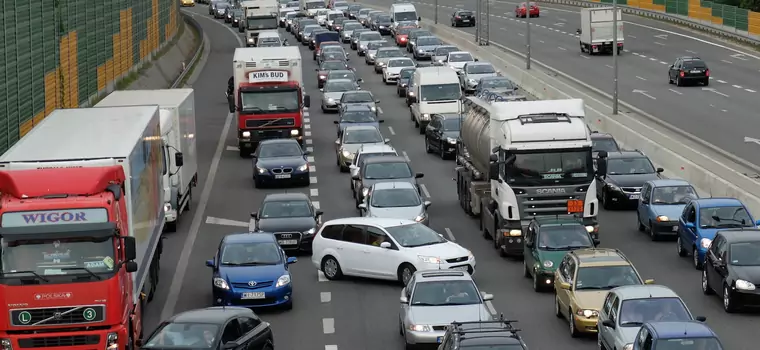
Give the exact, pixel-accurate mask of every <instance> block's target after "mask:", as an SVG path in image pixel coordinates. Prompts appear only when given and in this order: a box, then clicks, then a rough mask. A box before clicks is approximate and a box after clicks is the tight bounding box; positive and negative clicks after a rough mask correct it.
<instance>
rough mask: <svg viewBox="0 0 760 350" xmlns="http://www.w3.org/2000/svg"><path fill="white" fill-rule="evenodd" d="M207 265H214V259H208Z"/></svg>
mask: <svg viewBox="0 0 760 350" xmlns="http://www.w3.org/2000/svg"><path fill="white" fill-rule="evenodd" d="M206 266H207V267H214V259H209V260H206Z"/></svg>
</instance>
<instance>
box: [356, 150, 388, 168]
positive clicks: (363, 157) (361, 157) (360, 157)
mask: <svg viewBox="0 0 760 350" xmlns="http://www.w3.org/2000/svg"><path fill="white" fill-rule="evenodd" d="M397 155H398V154H396V153H393V152H379V153H361V154H360V155H358V156H357V158H356V159H357V163H356V165H357V166H359V167H361V166H362V165H364V162H365V161H367V159H370V158H373V157H382V156H397Z"/></svg>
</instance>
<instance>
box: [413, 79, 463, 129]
mask: <svg viewBox="0 0 760 350" xmlns="http://www.w3.org/2000/svg"><path fill="white" fill-rule="evenodd" d="M410 85H411V86H414V95H415V96H416V97H415V98H414V102H412V104H411V106H409V108H410V109H411V112H412V119H413V120H414V124H415V126H417V127H419V128H420V134H424V133H425V127H427V125H428V123H430V115H431V114H444V113H460V112H461V110H462V101H461V98H462V88H461V86H460V85H459V76H457V73H456V72H455V71H454V70H453V69H451V68H449V67H422V68H417V70H415V71H414V75H412V83H411V84H410Z"/></svg>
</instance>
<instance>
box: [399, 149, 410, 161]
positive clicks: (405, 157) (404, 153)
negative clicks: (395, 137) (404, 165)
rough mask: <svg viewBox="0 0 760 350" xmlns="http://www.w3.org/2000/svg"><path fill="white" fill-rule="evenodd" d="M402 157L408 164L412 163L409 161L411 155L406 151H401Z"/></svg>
mask: <svg viewBox="0 0 760 350" xmlns="http://www.w3.org/2000/svg"><path fill="white" fill-rule="evenodd" d="M401 155H402V156H404V159H406V161H407V162H411V160H409V155H408V154H406V151H401Z"/></svg>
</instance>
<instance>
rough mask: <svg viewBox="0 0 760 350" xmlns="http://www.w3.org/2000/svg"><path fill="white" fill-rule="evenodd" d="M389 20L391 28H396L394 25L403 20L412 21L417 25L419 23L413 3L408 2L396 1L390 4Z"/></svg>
mask: <svg viewBox="0 0 760 350" xmlns="http://www.w3.org/2000/svg"><path fill="white" fill-rule="evenodd" d="M390 14H391V20H392V21H393V23H392V24H391V30H395V29H396V25H397V24H398V22H404V21H414V23H415V24H417V26H419V25H420V20H422V18H420V16H419V15H418V14H417V8H415V7H414V5H412V4H410V3H397V4H392V5H391V10H390Z"/></svg>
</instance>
